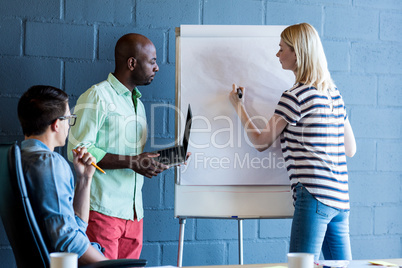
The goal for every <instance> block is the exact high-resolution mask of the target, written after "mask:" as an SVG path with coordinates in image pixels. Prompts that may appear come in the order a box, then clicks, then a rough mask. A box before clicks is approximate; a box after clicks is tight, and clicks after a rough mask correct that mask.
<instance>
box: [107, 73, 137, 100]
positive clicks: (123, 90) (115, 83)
mask: <svg viewBox="0 0 402 268" xmlns="http://www.w3.org/2000/svg"><path fill="white" fill-rule="evenodd" d="M107 81H108V82H109V84H110V85H111V86H112V88H113V89H114V90H115V91H116V93H117V94H119V95H123V94H125V95H131V91H130V90H129V89H128V88H127V87H126V86H124V85H123V84H122V83H121V82H120V81H119V80H118V79H117V78H116V77H115V76H114V75H113V74H112V73H109V76H108V77H107ZM132 95H133V99H137V98H141V97H142V94H141V92H139V91H138V89H137V88H134V90H133V94H132Z"/></svg>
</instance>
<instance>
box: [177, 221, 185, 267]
mask: <svg viewBox="0 0 402 268" xmlns="http://www.w3.org/2000/svg"><path fill="white" fill-rule="evenodd" d="M179 223H180V232H179V252H178V256H177V267H182V263H183V243H184V227H185V225H186V219H185V218H179Z"/></svg>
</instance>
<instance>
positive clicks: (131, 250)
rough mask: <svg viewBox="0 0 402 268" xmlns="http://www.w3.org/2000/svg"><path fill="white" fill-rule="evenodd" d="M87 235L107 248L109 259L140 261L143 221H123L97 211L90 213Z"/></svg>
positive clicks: (106, 252)
mask: <svg viewBox="0 0 402 268" xmlns="http://www.w3.org/2000/svg"><path fill="white" fill-rule="evenodd" d="M87 235H88V238H89V240H90V241H91V242H97V243H99V244H100V245H101V246H102V247H103V248H105V252H104V254H105V256H106V257H107V258H109V259H139V257H140V255H141V249H142V237H143V220H142V219H141V220H140V221H137V217H135V219H134V221H131V220H123V219H119V218H115V217H110V216H106V215H104V214H101V213H99V212H96V211H90V212H89V221H88V228H87Z"/></svg>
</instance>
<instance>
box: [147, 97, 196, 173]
mask: <svg viewBox="0 0 402 268" xmlns="http://www.w3.org/2000/svg"><path fill="white" fill-rule="evenodd" d="M192 118H193V115H192V112H191V106H190V104H189V105H188V110H187V118H186V126H185V128H184V135H183V139H182V141H183V145H176V146H173V147H169V148H166V149H162V150H159V151H155V152H153V153H158V154H159V156H158V157H155V158H154V159H155V160H156V161H158V162H160V163H162V164H165V165H167V166H177V165H180V164H183V163H184V162H185V161H186V155H187V148H188V141H189V139H190V131H191V121H192Z"/></svg>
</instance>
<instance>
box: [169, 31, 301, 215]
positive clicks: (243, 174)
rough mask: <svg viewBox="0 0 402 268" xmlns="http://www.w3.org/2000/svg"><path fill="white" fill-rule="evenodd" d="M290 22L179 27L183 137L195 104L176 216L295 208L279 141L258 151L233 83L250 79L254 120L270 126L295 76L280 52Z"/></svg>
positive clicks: (250, 107)
mask: <svg viewBox="0 0 402 268" xmlns="http://www.w3.org/2000/svg"><path fill="white" fill-rule="evenodd" d="M284 28H285V26H233V25H182V26H181V27H180V30H178V29H177V30H176V105H177V108H178V113H177V114H176V119H177V120H176V137H182V135H183V131H184V122H185V117H184V115H185V114H186V113H187V107H188V104H191V108H192V113H193V122H192V131H191V136H190V143H189V149H188V150H189V151H190V152H191V153H192V156H191V157H190V159H189V161H188V162H187V165H186V166H181V167H180V168H178V169H176V185H175V215H176V216H194V217H232V216H237V217H244V218H259V217H274V218H277V217H289V216H291V215H292V213H293V206H292V198H291V192H290V186H289V179H288V175H287V172H286V168H285V164H284V160H283V156H282V152H281V148H280V144H279V141H278V140H277V141H276V142H275V143H274V144H273V145H272V147H271V148H270V149H268V150H266V151H264V152H258V151H257V150H256V149H255V148H254V146H253V145H252V144H251V143H250V141H249V140H248V138H247V134H246V133H245V131H244V129H243V127H242V126H241V123H240V120H239V119H238V117H237V115H236V113H235V110H234V108H233V107H232V105H231V104H230V101H229V98H228V95H229V92H230V90H231V88H232V84H233V83H236V84H237V85H241V86H244V87H245V88H246V90H247V92H246V95H245V99H244V101H245V105H246V108H247V110H248V112H249V114H250V116H252V117H253V119H254V120H253V122H254V123H255V124H256V125H257V126H258V127H259V128H261V129H263V128H264V127H265V125H266V123H267V122H268V120H269V119H270V117H271V116H272V115H273V113H274V110H275V106H276V104H277V103H278V100H279V98H280V96H281V94H282V92H283V91H284V90H286V89H288V88H290V87H291V86H292V84H293V82H294V76H293V74H292V73H291V72H289V71H284V70H282V68H281V65H280V63H279V60H278V58H277V57H276V56H275V55H276V53H277V51H278V48H279V41H280V33H281V31H282V30H283V29H284ZM207 204H208V205H207Z"/></svg>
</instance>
